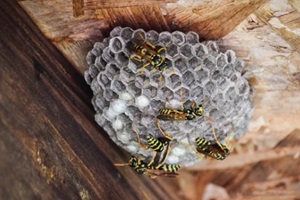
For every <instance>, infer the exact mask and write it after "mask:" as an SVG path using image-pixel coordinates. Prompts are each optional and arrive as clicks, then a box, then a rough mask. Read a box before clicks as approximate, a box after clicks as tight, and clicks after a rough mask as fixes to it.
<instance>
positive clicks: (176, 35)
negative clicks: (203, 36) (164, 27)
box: [172, 31, 185, 46]
mask: <svg viewBox="0 0 300 200" xmlns="http://www.w3.org/2000/svg"><path fill="white" fill-rule="evenodd" d="M172 36H173V37H172V42H173V44H174V45H178V46H181V45H183V44H184V43H185V34H184V33H183V32H181V31H175V32H173V33H172Z"/></svg>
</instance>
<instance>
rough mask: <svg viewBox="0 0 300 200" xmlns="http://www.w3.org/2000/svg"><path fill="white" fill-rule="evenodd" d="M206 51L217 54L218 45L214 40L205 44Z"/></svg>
mask: <svg viewBox="0 0 300 200" xmlns="http://www.w3.org/2000/svg"><path fill="white" fill-rule="evenodd" d="M206 46H207V49H208V53H210V54H213V55H214V54H217V53H218V52H219V46H218V45H217V43H216V42H215V41H208V42H207V44H206Z"/></svg>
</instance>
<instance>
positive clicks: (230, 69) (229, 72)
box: [223, 63, 234, 78]
mask: <svg viewBox="0 0 300 200" xmlns="http://www.w3.org/2000/svg"><path fill="white" fill-rule="evenodd" d="M233 73H234V71H233V66H232V64H230V63H229V64H228V65H226V67H224V69H223V75H224V76H225V77H227V78H230V77H231V76H232V74H233Z"/></svg>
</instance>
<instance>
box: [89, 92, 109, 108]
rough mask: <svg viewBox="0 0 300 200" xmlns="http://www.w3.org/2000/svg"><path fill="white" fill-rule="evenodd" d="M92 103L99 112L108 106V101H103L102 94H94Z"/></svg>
mask: <svg viewBox="0 0 300 200" xmlns="http://www.w3.org/2000/svg"><path fill="white" fill-rule="evenodd" d="M92 101H93V102H94V103H95V105H96V106H97V107H98V108H99V109H101V110H103V109H104V108H105V107H108V106H109V101H106V100H105V99H104V97H103V93H102V92H99V93H98V94H96V96H94V98H93V99H92Z"/></svg>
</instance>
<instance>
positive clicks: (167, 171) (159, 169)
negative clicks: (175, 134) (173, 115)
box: [115, 127, 180, 178]
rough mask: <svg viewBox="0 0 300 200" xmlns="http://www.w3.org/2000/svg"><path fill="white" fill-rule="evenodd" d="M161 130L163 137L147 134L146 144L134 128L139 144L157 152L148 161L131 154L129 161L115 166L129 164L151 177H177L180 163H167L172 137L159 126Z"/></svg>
mask: <svg viewBox="0 0 300 200" xmlns="http://www.w3.org/2000/svg"><path fill="white" fill-rule="evenodd" d="M158 128H159V130H160V131H161V133H162V135H163V137H159V138H155V137H153V136H150V135H148V136H147V142H148V146H146V145H144V144H143V143H142V142H141V141H140V137H139V134H138V133H137V132H136V131H135V130H134V132H135V133H136V134H137V136H138V143H139V145H140V146H141V147H142V148H144V149H148V148H151V149H152V150H153V151H155V152H156V153H155V154H154V156H153V158H152V159H151V161H150V162H146V161H144V160H141V159H138V158H136V157H135V156H131V158H130V159H129V161H128V163H124V164H115V166H126V165H129V166H130V167H132V168H133V169H134V170H135V171H136V172H137V173H138V174H143V175H148V176H150V177H151V178H156V177H157V176H167V177H175V176H177V175H178V174H177V173H176V172H177V171H178V170H179V169H180V165H178V164H166V163H165V161H166V158H167V156H168V154H169V153H170V150H171V148H170V141H171V140H172V138H171V137H170V136H168V135H167V134H165V133H164V132H163V130H161V128H160V127H158Z"/></svg>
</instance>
